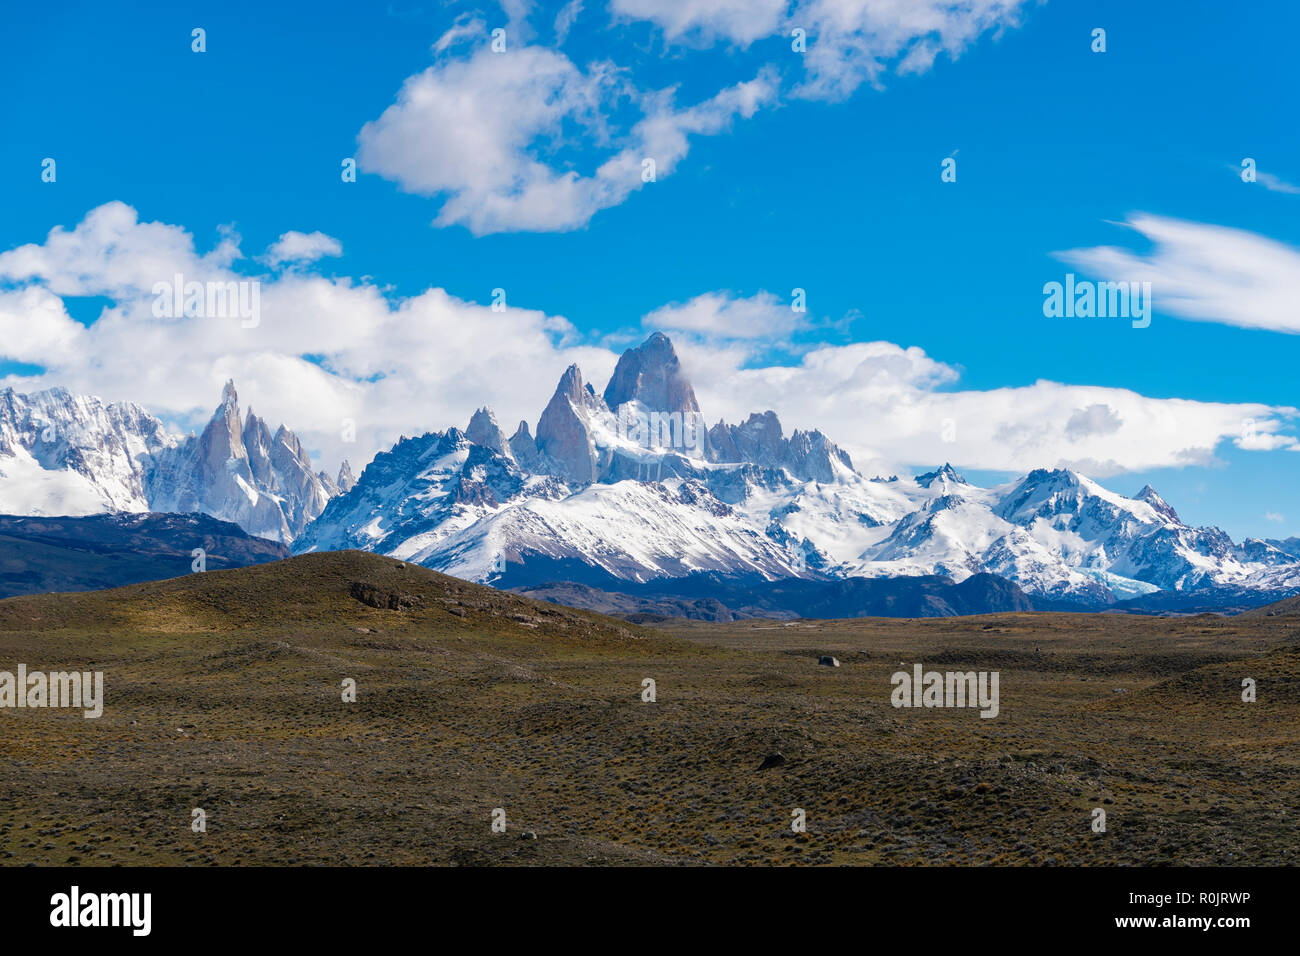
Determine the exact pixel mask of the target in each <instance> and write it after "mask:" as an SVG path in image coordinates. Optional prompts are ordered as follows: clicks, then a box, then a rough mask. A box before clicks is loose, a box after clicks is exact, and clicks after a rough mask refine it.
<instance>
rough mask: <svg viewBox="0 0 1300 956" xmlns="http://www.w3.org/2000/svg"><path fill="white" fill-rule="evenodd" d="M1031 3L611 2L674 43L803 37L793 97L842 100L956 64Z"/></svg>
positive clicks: (839, 0)
mask: <svg viewBox="0 0 1300 956" xmlns="http://www.w3.org/2000/svg"><path fill="white" fill-rule="evenodd" d="M1028 2H1029V0H795V2H793V3H791V2H789V0H613V3H612V4H611V9H612V10H613V11H614V12H615V13H617V14H620V15H621V16H623V17H624V18H627V19H638V20H648V21H650V22H653V23H654V24H655V25H657V26H658V27H659V28H660V29H661V30H662V31H663V34H664V38H665V39H666V40H668V41H669V42H696V43H710V42H714V41H716V40H723V41H727V42H731V43H735V44H738V45H740V46H748V45H749V44H751V43H753V42H755V41H756V40H759V39H761V38H763V37H767V36H772V37H780V38H781V40H782V42H783V43H786V44H788V43H789V42H790V34H791V31H792V30H794V29H796V28H798V29H802V30H803V31H805V35H806V44H807V49H806V52H805V53H804V54H803V55H802V58H801V59H802V63H803V69H804V77H803V81H802V83H800V84H799V86H798V87H797V89H796V90H795V91H794V93H795V95H796V96H800V97H805V98H808V99H824V100H842V99H845V98H847V97H848V96H850V95H852V93H853V92H854V91H855V90H857V89H858V87H860V86H862V85H863V84H864V83H869V84H872V85H876V86H879V84H880V77H881V76H882V75H883V74H884V73H885V72H886V71H887V70H888V69H889V68H890V67H891V66H893V67H894V68H895V69H896V70H897V72H898V73H900V74H904V75H905V74H909V73H924V72H926V71H927V70H929V69H930V68H931V67H932V66H933V65H934V61H935V58H936V57H937V56H938V55H939V54H940V53H947V54H948V56H950V57H951V58H952V59H954V60H955V59H956V58H957V57H959V56H960V55H961V54H962V53H963V52H965V51H966V49H967V48H969V47H970V46H971V45H972V44H973V43H974V42H975V41H976V40H977V39H978V38H979V37H980V36H981V35H983V34H984V33H987V32H990V31H992V32H993V33H994V34H995V35H996V34H1000V33H1001V31H1003V30H1004V29H1006V28H1008V27H1015V26H1018V25H1019V22H1020V14H1021V10H1022V8H1023V7H1025V6H1026V5H1028Z"/></svg>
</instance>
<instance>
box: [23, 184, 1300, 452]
mask: <svg viewBox="0 0 1300 956" xmlns="http://www.w3.org/2000/svg"><path fill="white" fill-rule="evenodd" d="M239 258H240V256H239V250H238V246H237V242H236V240H235V239H234V238H233V237H226V238H223V239H222V240H221V241H220V242H218V244H217V246H216V247H215V248H214V249H213V250H212V251H210V252H208V253H206V254H201V253H200V252H198V251H197V250H196V248H195V244H194V238H193V236H192V235H191V234H190V233H188V232H186V231H185V230H184V229H183V228H181V227H179V226H174V225H167V224H164V223H156V222H152V223H151V222H140V221H139V220H138V217H137V216H136V213H135V210H133V209H131V207H129V206H126V205H125V204H122V203H110V204H108V205H106V206H101V207H99V208H97V209H94V210H92V211H91V212H90V213H88V214H87V216H86V217H85V218H84V219H83V220H82V222H81V223H80V224H78V225H77V226H76V227H74V228H73V229H70V230H69V229H64V228H62V227H60V228H56V229H54V230H52V231H51V232H50V234H49V236H48V237H47V238H46V241H45V242H44V243H39V244H32V245H27V246H22V247H19V248H18V249H14V250H12V251H11V252H6V253H3V254H0V333H3V334H0V359H16V360H18V361H21V362H26V363H31V364H35V365H38V366H42V367H44V369H45V371H44V372H43V373H41V374H37V375H32V376H21V375H11V376H9V378H8V379H6V380H5V381H4V383H3V384H5V385H13V386H14V387H16V388H18V389H19V390H20V391H30V390H35V389H39V388H43V387H49V386H52V385H63V386H66V387H68V388H70V389H72V390H74V391H81V392H88V393H92V394H97V395H100V396H101V397H103V398H106V399H109V400H132V401H137V402H140V403H141V404H143V405H145V407H147V408H149V409H150V410H151V411H154V412H155V413H157V414H161V415H163V416H164V417H168V418H169V419H170V420H172V421H174V422H176V423H179V424H182V425H185V426H194V427H197V426H201V425H202V424H203V423H204V422H205V421H206V419H207V417H208V416H209V415H210V414H211V411H212V408H213V407H214V406H215V405H216V404H217V401H218V397H219V395H220V391H221V386H222V384H223V383H224V382H225V381H226V379H228V378H234V379H235V381H236V384H237V386H238V388H239V391H240V396H241V399H242V401H243V403H244V406H245V408H247V407H249V406H250V405H251V406H253V407H255V408H256V410H257V412H258V414H259V415H261V416H263V417H265V418H268V419H270V420H271V421H273V422H280V421H283V422H285V423H286V424H288V425H289V426H290V427H291V428H293V429H294V430H295V431H297V432H298V433H299V434H300V435H301V436H302V437H303V439H304V441H306V443H307V444H308V447H310V448H313V449H316V450H317V451H319V452H320V453H321V454H322V462H321V463H322V464H323V465H324V466H325V467H326V468H328V469H330V470H333V468H335V467H337V463H338V461H339V460H341V459H342V458H345V457H346V458H349V459H350V460H351V461H352V462H353V464H355V465H358V466H360V465H361V464H363V463H364V462H366V461H368V460H369V458H370V457H371V456H372V455H373V454H374V453H375V452H376V451H379V450H383V449H386V448H387V447H389V446H390V445H391V444H392V443H393V442H394V441H395V440H396V439H397V438H398V437H399V436H400V435H402V434H407V435H412V434H420V433H423V432H424V431H428V430H431V429H442V428H445V427H448V426H450V425H459V426H462V427H463V426H464V425H465V424H466V422H467V421H468V419H469V416H470V415H471V414H472V412H473V411H474V409H476V408H477V407H479V406H480V405H484V404H487V405H490V406H492V407H493V408H494V409H495V410H496V412H497V414H498V418H499V420H500V421H501V422H502V424H503V425H504V426H506V427H507V428H509V427H512V426H513V424H514V423H515V422H518V421H519V420H520V419H527V420H528V421H529V422H530V423H533V424H534V425H535V423H536V420H537V416H538V415H539V414H540V412H541V409H542V408H543V407H544V406H545V404H546V402H547V401H548V400H549V398H550V396H551V394H552V391H553V390H554V388H555V384H556V382H557V381H558V380H559V377H560V375H561V373H562V372H563V370H564V369H565V367H567V366H568V365H569V364H570V363H576V364H578V365H579V366H580V367H581V368H582V371H583V375H584V377H585V378H586V379H587V380H588V381H590V382H592V383H593V384H594V385H595V387H596V388H597V390H600V389H601V387H602V386H603V385H604V383H605V382H606V381H607V380H608V377H609V375H610V374H611V373H612V371H613V368H614V365H615V362H616V361H617V358H618V355H617V354H616V353H615V352H614V351H611V350H610V349H608V348H604V347H601V346H599V345H593V344H590V343H588V342H587V341H585V340H584V339H583V338H582V337H581V336H579V335H578V334H577V333H576V331H575V330H574V329H573V327H572V326H571V325H570V324H569V322H568V321H566V320H565V319H564V318H563V317H561V316H555V315H548V314H547V313H545V312H543V311H540V310H533V309H526V308H518V307H514V306H512V307H511V308H508V309H507V310H506V311H504V312H493V311H492V310H491V308H490V307H489V306H487V305H480V304H477V303H474V302H467V301H464V300H461V299H458V298H456V297H455V296H452V295H450V294H449V293H447V292H446V291H445V290H443V289H440V288H430V289H427V290H425V291H424V292H421V293H420V294H418V295H414V296H411V297H407V298H393V297H390V296H389V295H387V294H386V293H385V291H384V290H383V289H382V288H381V287H379V286H377V285H375V284H372V283H371V282H368V281H355V280H353V279H350V278H346V277H343V278H338V277H334V278H325V277H322V276H320V275H316V274H313V273H312V272H310V270H309V269H308V268H303V269H293V270H287V271H285V272H283V273H278V274H275V275H272V276H267V277H262V278H260V279H259V280H258V281H260V282H261V290H262V292H261V313H262V317H261V322H260V323H259V324H258V325H257V326H256V327H255V328H245V327H243V326H242V325H241V323H240V322H239V321H238V320H237V319H223V318H211V317H209V318H198V317H187V316H180V317H169V318H159V317H157V316H155V315H154V314H153V309H152V308H151V306H152V302H153V292H152V289H153V286H154V284H155V283H156V282H158V281H167V280H170V279H171V278H172V276H173V275H174V274H175V273H177V272H184V273H185V274H186V277H187V279H190V278H192V279H195V280H198V281H221V282H225V281H230V280H231V279H240V278H244V277H243V276H241V275H240V274H239V273H236V272H234V271H233V270H232V268H231V265H232V263H234V262H235V261H237V260H238V259H239ZM56 290H61V291H56ZM63 295H76V296H85V295H103V296H107V297H109V298H110V299H111V300H112V301H113V305H112V306H111V307H110V308H108V309H106V310H105V311H104V312H103V313H102V315H101V316H100V318H99V319H98V320H97V321H95V322H94V323H93V324H91V325H90V326H89V327H83V326H81V325H80V324H79V323H76V322H74V321H72V320H71V319H70V318H69V317H68V314H67V311H66V309H65V308H64V307H63V304H62V303H61V301H59V300H60V297H61V296H63ZM782 308H785V309H786V310H788V306H783V304H782V303H781V302H780V301H779V300H778V299H776V297H774V296H769V295H767V294H766V293H763V294H759V295H757V296H753V297H750V298H749V299H736V298H735V297H733V296H730V295H729V294H727V293H710V294H707V295H704V296H699V297H696V298H695V299H693V300H691V301H690V302H687V303H685V304H684V305H673V306H667V307H665V308H664V309H662V310H657V314H658V315H659V316H660V317H661V318H662V319H663V320H664V324H666V325H670V326H673V327H679V328H680V329H681V330H683V331H684V332H685V334H684V335H683V337H681V338H679V339H677V340H676V341H677V344H678V348H679V352H680V354H681V357H682V363H683V366H684V368H685V370H686V372H687V373H688V375H689V376H690V377H691V378H692V379H693V381H694V384H695V388H696V391H697V394H698V395H699V397H700V401H701V405H702V407H703V409H704V411H705V413H706V415H708V416H709V418H710V420H716V419H718V418H726V419H727V420H728V421H738V420H741V419H743V418H744V417H745V416H747V415H748V414H749V413H750V412H752V411H763V410H766V409H768V408H771V409H774V410H775V411H777V412H778V413H779V414H780V415H781V418H782V421H783V422H784V423H785V425H786V427H787V429H792V428H795V427H800V428H813V427H817V428H821V429H822V430H823V431H825V432H826V433H827V434H828V435H829V436H830V437H831V438H832V439H833V440H835V441H837V442H839V443H840V444H842V445H844V446H845V447H846V448H848V450H849V451H850V452H851V453H852V454H853V455H854V458H855V460H856V461H858V462H859V463H860V464H861V465H863V466H865V467H867V468H868V469H870V468H872V467H873V463H874V464H875V466H876V467H878V469H879V470H882V471H888V470H903V469H904V468H905V467H906V466H907V465H910V464H929V463H934V462H938V461H941V460H951V461H953V462H956V463H960V464H962V465H963V466H967V467H974V468H987V469H995V470H1008V471H1017V470H1026V469H1029V468H1033V467H1041V466H1048V465H1065V466H1071V467H1076V468H1079V469H1080V470H1082V471H1084V472H1086V473H1088V474H1093V475H1096V476H1099V477H1102V476H1105V475H1107V474H1113V473H1116V472H1121V471H1126V470H1135V469H1148V468H1156V467H1164V466H1170V465H1184V464H1205V463H1207V462H1211V461H1213V460H1214V454H1215V450H1216V448H1217V447H1218V446H1219V445H1220V444H1221V443H1222V442H1224V441H1238V442H1239V443H1240V442H1241V440H1243V439H1244V438H1246V437H1249V439H1250V441H1249V443H1247V444H1242V445H1241V447H1247V448H1251V449H1259V450H1263V449H1265V448H1266V447H1267V448H1288V447H1289V448H1296V447H1298V446H1297V443H1296V440H1295V438H1294V437H1293V436H1291V435H1290V434H1288V433H1287V427H1288V422H1289V421H1290V419H1291V418H1292V417H1294V416H1295V414H1296V413H1295V410H1293V409H1288V408H1276V407H1271V406H1267V405H1263V404H1240V403H1239V404H1226V403H1212V402H1198V401H1191V400H1181V399H1155V398H1148V397H1146V396H1143V395H1140V394H1138V393H1136V392H1131V391H1127V390H1124V389H1114V388H1102V387H1094V386H1086V385H1069V384H1063V383H1057V382H1038V383H1035V384H1034V385H1032V386H1027V387H1023V388H1006V389H993V390H988V391H979V390H961V389H960V388H959V387H958V386H959V384H960V373H959V371H958V370H957V369H956V368H954V367H953V366H951V365H948V364H946V363H944V362H942V361H939V360H937V359H935V358H933V357H931V356H929V355H927V354H926V353H925V352H924V351H923V350H921V349H918V348H907V347H904V346H901V345H897V344H894V343H890V342H859V343H853V344H849V345H821V346H818V347H814V348H811V349H809V350H807V351H805V352H803V354H802V355H801V356H800V358H799V359H798V360H797V361H795V362H793V363H792V364H787V365H778V364H763V365H755V364H754V363H753V356H754V348H753V340H752V339H749V338H746V335H747V334H748V333H749V331H750V330H751V329H752V325H750V324H749V323H751V322H757V323H768V326H767V327H768V328H769V329H774V330H777V331H779V329H780V328H781V327H782V325H781V323H786V322H788V321H789V320H788V319H787V318H786V316H785V315H784V313H783V312H781V311H780V310H781V309H782ZM655 314H656V313H651V314H650V316H647V317H646V321H647V324H648V325H649V324H653V322H652V319H651V316H654V315H655ZM305 330H308V331H309V333H310V334H304V331H305ZM349 420H350V421H352V422H354V423H355V428H356V442H355V443H350V442H348V441H345V440H344V432H345V423H346V422H347V421H349Z"/></svg>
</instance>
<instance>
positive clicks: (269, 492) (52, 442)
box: [0, 382, 354, 544]
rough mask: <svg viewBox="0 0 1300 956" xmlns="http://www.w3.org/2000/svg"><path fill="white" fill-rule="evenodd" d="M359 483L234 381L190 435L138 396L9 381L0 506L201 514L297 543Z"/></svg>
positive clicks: (0, 423)
mask: <svg viewBox="0 0 1300 956" xmlns="http://www.w3.org/2000/svg"><path fill="white" fill-rule="evenodd" d="M353 482H354V479H353V478H352V473H351V471H350V470H349V469H348V465H347V462H344V463H343V467H342V468H341V469H340V471H339V476H338V478H334V479H332V478H330V477H329V476H328V475H326V474H324V473H314V472H313V471H312V467H311V459H310V457H309V456H308V455H307V452H306V450H305V449H304V448H303V446H302V442H300V441H299V440H298V438H297V436H296V435H294V433H293V432H291V431H289V430H288V429H287V428H285V427H284V426H283V425H281V426H280V427H279V428H277V429H276V430H275V431H274V432H272V431H271V429H270V427H269V425H268V424H267V423H266V422H265V421H264V420H262V419H261V418H258V417H257V415H256V414H254V412H253V411H252V410H251V409H250V410H249V412H248V417H247V418H246V419H242V420H241V416H240V412H239V399H238V396H237V395H236V393H235V386H234V383H233V382H230V383H227V385H226V387H225V390H224V392H223V394H222V396H221V404H220V405H219V406H218V407H217V410H216V412H215V413H214V414H213V416H212V420H211V421H210V422H208V424H207V427H206V428H204V430H203V433H202V434H201V435H190V436H187V437H186V436H181V435H177V434H174V433H172V432H170V431H168V430H167V428H166V427H165V426H164V425H163V423H162V421H160V420H159V419H157V418H155V417H154V416H153V415H150V414H149V413H148V412H147V411H145V410H144V409H143V408H141V407H140V406H139V405H136V404H134V403H132V402H116V403H112V404H109V403H106V402H103V401H101V400H100V399H98V398H94V397H92V396H86V395H73V394H71V393H69V392H68V391H66V390H65V389H61V388H53V389H48V390H46V391H43V392H35V393H33V394H31V395H23V394H19V393H18V392H15V391H14V390H13V389H12V388H7V389H4V390H0V513H5V514H20V515H87V514H95V513H98V512H104V511H124V512H144V511H153V512H182V513H187V512H200V513H203V514H208V515H211V516H213V517H215V518H220V519H221V520H223V521H231V522H234V523H235V524H237V525H239V526H240V527H242V528H243V529H244V530H245V531H247V532H248V533H249V534H253V535H256V536H258V537H262V538H270V539H272V540H274V541H280V542H282V543H284V544H289V543H290V542H292V541H293V539H294V538H295V537H296V536H297V535H298V534H300V533H301V532H302V530H303V529H304V528H305V527H306V526H307V525H308V523H310V522H311V521H312V519H314V518H315V517H316V516H317V515H319V514H320V513H321V511H322V510H323V509H324V508H325V504H326V502H327V501H329V499H330V498H331V497H333V496H335V495H337V494H339V492H340V491H346V490H348V489H349V488H350V487H351V486H352V483H353Z"/></svg>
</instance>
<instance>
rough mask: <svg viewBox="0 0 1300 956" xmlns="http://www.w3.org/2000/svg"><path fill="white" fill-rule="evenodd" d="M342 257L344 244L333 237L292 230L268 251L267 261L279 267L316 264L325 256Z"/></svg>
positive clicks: (284, 234) (319, 233)
mask: <svg viewBox="0 0 1300 956" xmlns="http://www.w3.org/2000/svg"><path fill="white" fill-rule="evenodd" d="M341 255H343V243H341V242H339V241H338V240H337V239H335V238H334V237H333V236H327V235H325V233H323V232H312V233H304V232H295V231H294V230H290V231H289V232H286V233H283V234H282V235H281V236H280V238H279V239H278V240H277V241H275V242H273V243H272V244H271V246H270V248H268V249H267V250H266V261H267V262H268V263H270V264H271V265H273V266H278V265H282V264H284V263H286V262H298V263H306V262H315V261H316V260H317V259H320V258H322V257H323V256H341Z"/></svg>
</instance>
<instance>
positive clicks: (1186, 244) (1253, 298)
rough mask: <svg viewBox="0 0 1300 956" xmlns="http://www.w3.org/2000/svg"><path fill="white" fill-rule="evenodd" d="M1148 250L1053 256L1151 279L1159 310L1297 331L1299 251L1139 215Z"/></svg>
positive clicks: (1248, 235) (1238, 232) (1237, 232)
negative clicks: (1150, 245)
mask: <svg viewBox="0 0 1300 956" xmlns="http://www.w3.org/2000/svg"><path fill="white" fill-rule="evenodd" d="M1125 225H1127V226H1128V227H1130V228H1132V229H1133V230H1134V231H1136V232H1138V233H1139V234H1141V235H1142V236H1143V237H1144V238H1146V239H1149V240H1150V241H1151V242H1152V243H1154V245H1155V248H1154V249H1152V250H1151V251H1150V252H1148V253H1137V252H1132V251H1130V250H1128V249H1121V248H1117V247H1114V246H1097V247H1094V248H1090V249H1072V250H1069V251H1066V252H1060V253H1057V257H1058V258H1060V259H1062V260H1063V261H1065V262H1068V263H1070V264H1072V265H1074V266H1076V267H1078V268H1080V269H1086V270H1088V271H1089V272H1090V273H1091V274H1093V275H1098V276H1101V277H1103V278H1105V279H1107V280H1110V281H1149V282H1150V283H1151V297H1152V300H1153V302H1154V305H1155V308H1156V310H1157V311H1159V312H1162V313H1165V314H1169V315H1176V316H1181V317H1182V318H1185V319H1194V320H1197V321H1202V322H1221V323H1224V324H1227V325H1237V326H1241V327H1243V328H1252V329H1268V330H1271V331H1274V332H1292V333H1296V332H1300V309H1297V308H1296V303H1297V302H1300V250H1296V249H1295V248H1293V247H1292V246H1288V245H1285V244H1284V243H1281V242H1277V241H1275V240H1273V239H1268V238H1266V237H1264V236H1260V235H1257V234H1255V233H1252V232H1246V231H1245V230H1242V229H1231V228H1228V227H1227V226H1213V225H1207V224H1204V223H1198V222H1188V221H1186V220H1182V219H1170V218H1167V217H1164V216H1153V215H1150V214H1148V213H1140V214H1137V215H1134V216H1130V217H1129V219H1128V221H1127V222H1126V223H1125Z"/></svg>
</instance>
